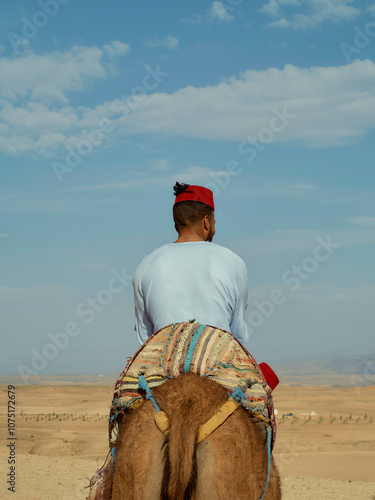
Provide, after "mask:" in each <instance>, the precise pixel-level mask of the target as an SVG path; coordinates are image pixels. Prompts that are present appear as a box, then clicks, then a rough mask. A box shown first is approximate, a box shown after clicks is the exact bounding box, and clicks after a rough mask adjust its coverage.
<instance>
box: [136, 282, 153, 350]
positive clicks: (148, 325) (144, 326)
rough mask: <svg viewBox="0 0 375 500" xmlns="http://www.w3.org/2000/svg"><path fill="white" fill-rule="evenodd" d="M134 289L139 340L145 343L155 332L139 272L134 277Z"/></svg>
mask: <svg viewBox="0 0 375 500" xmlns="http://www.w3.org/2000/svg"><path fill="white" fill-rule="evenodd" d="M133 289H134V307H135V326H134V330H135V331H136V332H137V337H138V341H139V343H140V344H141V345H143V344H144V343H145V342H146V340H147V339H148V338H149V337H151V335H153V333H154V325H153V324H152V321H151V319H150V318H149V316H148V314H147V310H146V305H145V301H144V296H143V293H142V287H141V283H140V280H139V276H138V275H137V273H136V274H135V275H134V277H133Z"/></svg>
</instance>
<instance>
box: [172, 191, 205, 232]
mask: <svg viewBox="0 0 375 500" xmlns="http://www.w3.org/2000/svg"><path fill="white" fill-rule="evenodd" d="M188 187H189V184H180V183H179V182H176V184H175V185H174V188H173V190H174V195H175V196H178V195H179V194H181V193H183V192H184V191H186V190H187V188H188ZM213 212H214V211H213V210H212V208H211V207H210V206H209V205H206V204H205V203H202V202H201V201H191V200H189V201H179V202H178V203H176V204H175V205H173V220H174V227H175V228H176V231H177V232H178V233H179V232H180V231H181V229H182V228H184V227H189V226H194V225H195V224H199V222H200V221H201V220H202V219H203V218H204V217H205V216H206V215H208V216H210V215H211V214H213Z"/></svg>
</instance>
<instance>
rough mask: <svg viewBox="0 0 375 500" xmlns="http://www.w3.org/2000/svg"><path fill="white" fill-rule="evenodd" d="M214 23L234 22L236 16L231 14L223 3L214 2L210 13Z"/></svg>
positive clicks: (209, 15)
mask: <svg viewBox="0 0 375 500" xmlns="http://www.w3.org/2000/svg"><path fill="white" fill-rule="evenodd" d="M208 17H209V19H210V20H212V21H233V20H234V16H233V15H232V14H230V13H229V12H228V11H227V9H226V8H225V7H224V5H223V4H222V3H221V2H213V3H212V5H211V8H210V10H209V13H208Z"/></svg>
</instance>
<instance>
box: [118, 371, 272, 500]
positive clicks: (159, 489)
mask: <svg viewBox="0 0 375 500" xmlns="http://www.w3.org/2000/svg"><path fill="white" fill-rule="evenodd" d="M153 394H154V397H155V399H156V401H157V403H158V405H159V407H160V408H161V409H162V410H163V411H164V412H165V413H166V415H167V416H168V419H169V423H170V432H169V435H168V437H167V438H166V437H165V436H164V434H162V432H161V431H160V430H159V429H158V428H157V427H156V425H155V421H154V417H155V408H154V407H153V405H152V403H151V402H150V401H146V402H145V403H144V404H143V405H142V406H141V407H140V408H139V409H137V410H134V411H133V412H131V413H130V415H128V416H126V418H124V420H123V422H121V423H120V428H119V441H118V446H117V455H116V460H115V465H114V475H113V484H112V494H111V496H108V500H188V499H191V500H259V499H260V498H261V495H262V493H263V490H264V487H265V483H266V477H267V449H266V448H267V447H266V441H267V439H266V431H265V428H264V424H260V423H256V419H254V418H252V417H250V416H249V414H248V413H247V412H246V411H245V410H244V409H243V408H242V407H239V408H238V409H237V410H236V411H235V412H234V413H233V414H232V415H231V416H230V417H229V418H228V419H227V420H226V421H225V422H224V423H223V424H222V425H221V426H220V427H219V428H217V429H216V430H215V431H214V432H213V433H212V434H210V435H209V436H208V437H207V438H206V439H204V440H203V441H202V442H201V443H199V444H198V445H196V436H197V432H198V428H199V426H201V425H202V424H204V423H205V422H206V421H207V420H208V419H209V418H211V417H212V416H213V415H214V414H215V413H216V412H217V410H218V409H219V408H220V407H221V406H222V405H223V403H225V401H226V400H227V394H226V391H225V390H224V389H223V388H222V387H221V386H219V385H218V384H217V383H216V382H214V381H211V380H209V379H207V378H204V377H200V376H199V375H196V374H194V373H187V374H185V375H181V376H180V377H177V378H176V379H171V380H170V381H167V382H165V383H164V384H163V385H161V386H159V387H157V388H155V389H154V390H153ZM109 490H110V487H109V488H108V491H109ZM280 498H281V491H280V482H279V476H278V472H277V470H276V466H275V464H274V462H273V458H272V459H271V473H270V480H269V486H268V489H267V493H266V495H265V497H264V500H278V499H280Z"/></svg>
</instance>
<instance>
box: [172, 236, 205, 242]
mask: <svg viewBox="0 0 375 500" xmlns="http://www.w3.org/2000/svg"><path fill="white" fill-rule="evenodd" d="M190 241H204V239H203V238H202V237H201V236H199V235H197V234H185V235H182V234H181V235H179V236H178V238H177V240H176V241H175V242H174V243H184V242H190Z"/></svg>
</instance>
